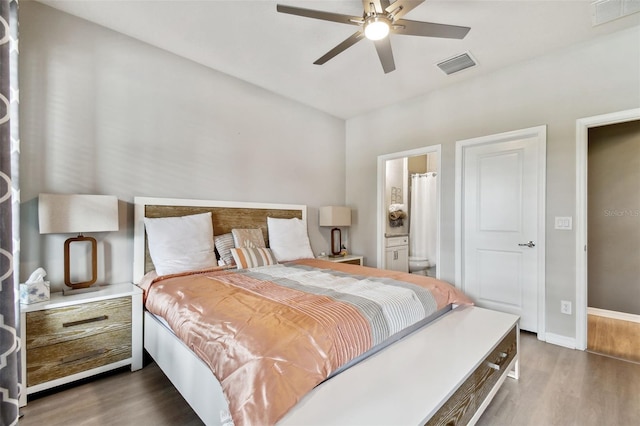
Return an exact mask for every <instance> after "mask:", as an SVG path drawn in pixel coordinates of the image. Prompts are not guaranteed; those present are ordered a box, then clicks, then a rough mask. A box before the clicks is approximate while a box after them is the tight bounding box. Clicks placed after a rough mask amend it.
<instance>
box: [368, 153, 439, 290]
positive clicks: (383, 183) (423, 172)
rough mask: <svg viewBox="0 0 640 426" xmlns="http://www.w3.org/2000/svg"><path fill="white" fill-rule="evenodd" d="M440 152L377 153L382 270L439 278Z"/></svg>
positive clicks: (380, 263)
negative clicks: (378, 154)
mask: <svg viewBox="0 0 640 426" xmlns="http://www.w3.org/2000/svg"><path fill="white" fill-rule="evenodd" d="M440 151H441V146H440V145H432V146H428V147H424V148H419V149H415V150H410V151H403V152H397V153H392V154H386V155H381V156H379V157H378V209H377V210H378V235H377V246H378V247H377V253H378V258H377V266H378V267H379V268H382V269H393V270H399V271H406V272H413V273H418V274H422V275H429V276H433V277H435V278H439V277H440V271H439V268H438V265H439V264H440V187H441V183H440V177H439V173H440V158H441V157H440ZM412 210H413V212H414V213H412ZM412 216H413V219H412ZM412 220H413V222H412ZM409 269H411V270H409Z"/></svg>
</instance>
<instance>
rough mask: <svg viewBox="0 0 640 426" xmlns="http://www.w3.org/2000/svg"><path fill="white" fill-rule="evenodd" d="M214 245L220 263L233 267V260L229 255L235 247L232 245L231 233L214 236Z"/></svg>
mask: <svg viewBox="0 0 640 426" xmlns="http://www.w3.org/2000/svg"><path fill="white" fill-rule="evenodd" d="M214 243H215V245H216V250H218V254H219V255H220V260H222V263H224V264H225V265H235V264H236V263H235V262H234V260H233V255H232V254H231V249H232V248H234V247H235V244H234V243H233V235H232V234H231V233H228V234H222V235H216V236H215V237H214Z"/></svg>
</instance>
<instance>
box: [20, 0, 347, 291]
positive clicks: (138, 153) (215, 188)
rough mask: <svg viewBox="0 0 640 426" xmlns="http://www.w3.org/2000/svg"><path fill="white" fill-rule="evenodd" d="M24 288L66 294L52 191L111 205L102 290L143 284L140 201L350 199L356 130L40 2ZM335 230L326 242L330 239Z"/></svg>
mask: <svg viewBox="0 0 640 426" xmlns="http://www.w3.org/2000/svg"><path fill="white" fill-rule="evenodd" d="M19 18H20V64H19V65H20V87H21V90H20V96H21V101H20V113H21V117H20V120H21V160H20V175H21V178H20V184H21V198H22V213H21V216H22V229H21V234H22V246H21V247H22V258H21V265H20V274H21V279H23V280H24V279H25V278H26V277H27V276H28V274H29V273H30V272H31V271H32V270H34V269H35V268H36V267H38V266H44V267H45V269H46V270H47V271H48V272H49V278H50V279H51V281H52V285H53V286H54V289H60V288H61V287H62V286H61V284H60V282H61V281H62V263H63V260H62V244H63V241H64V238H66V237H67V236H65V237H64V238H63V237H62V236H40V235H39V234H38V225H37V196H38V194H39V193H41V192H60V193H96V194H112V195H116V196H118V198H119V199H120V207H121V208H120V215H121V218H120V226H121V231H119V232H116V233H110V234H96V235H95V236H96V237H97V238H98V241H99V250H100V258H99V264H100V265H99V266H100V268H101V269H102V271H101V273H100V277H99V279H100V280H101V281H105V280H106V281H108V282H122V281H127V280H130V279H131V275H132V267H131V263H132V262H131V255H132V235H133V230H132V226H133V225H132V222H133V210H132V204H131V203H132V201H133V197H134V196H155V197H176V198H206V199H214V200H239V201H254V202H272V203H273V202H280V203H294V204H307V205H308V206H309V216H308V219H309V233H310V237H311V242H312V246H313V249H314V251H315V252H320V251H328V249H329V235H328V232H329V231H328V230H324V229H322V230H321V229H320V228H319V227H318V226H317V223H318V222H317V221H318V219H317V207H318V206H321V205H333V204H342V203H344V199H345V185H344V182H345V148H344V147H345V123H344V121H343V120H340V119H337V118H335V117H332V116H329V115H327V114H325V113H322V112H319V111H317V110H314V109H311V108H308V107H305V106H302V105H300V104H298V103H296V102H293V101H290V100H288V99H285V98H282V97H279V96H277V95H275V94H273V93H270V92H268V91H265V90H262V89H260V88H258V87H255V86H253V85H250V84H248V83H245V82H242V81H240V80H237V79H235V78H232V77H230V76H227V75H224V74H222V73H219V72H216V71H213V70H211V69H208V68H205V67H203V66H201V65H198V64H196V63H194V62H191V61H188V60H185V59H182V58H180V57H177V56H175V55H173V54H170V53H168V52H166V51H163V50H160V49H157V48H154V47H152V46H149V45H147V44H145V43H142V42H139V41H136V40H134V39H132V38H129V37H126V36H123V35H121V34H118V33H115V32H113V31H110V30H107V29H105V28H103V27H100V26H98V25H95V24H92V23H89V22H87V21H84V20H81V19H78V18H75V17H72V16H71V15H67V14H65V13H62V12H59V11H57V10H54V9H52V8H49V7H47V6H44V5H42V4H39V3H35V2H24V3H21V5H20V17H19ZM325 231H326V232H325Z"/></svg>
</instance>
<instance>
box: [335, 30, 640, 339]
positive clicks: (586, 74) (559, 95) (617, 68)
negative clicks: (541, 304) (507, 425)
mask: <svg viewBox="0 0 640 426" xmlns="http://www.w3.org/2000/svg"><path fill="white" fill-rule="evenodd" d="M465 72H469V73H473V72H474V71H473V70H468V71H465ZM453 81H455V80H454V78H452V84H451V85H450V86H448V87H446V88H443V89H441V90H438V91H434V92H432V93H429V94H426V95H422V96H418V97H416V98H412V99H410V100H407V101H405V102H401V103H398V104H396V105H393V106H391V107H388V108H383V109H380V110H376V111H373V112H371V113H368V114H364V115H361V116H358V117H354V118H352V119H350V120H348V121H347V151H346V155H347V164H348V167H347V171H346V176H347V194H346V196H347V203H348V204H349V205H352V206H355V207H356V208H357V210H358V212H359V213H358V215H359V220H358V221H357V223H355V224H354V226H352V227H351V229H350V232H351V237H352V251H353V252H354V253H359V254H363V255H365V256H366V259H367V264H369V265H373V264H375V259H376V216H375V213H374V212H375V211H376V175H377V171H376V168H377V166H376V165H377V157H378V156H379V155H383V154H390V153H394V152H401V151H406V150H410V149H417V148H420V147H425V146H429V145H433V144H442V158H441V170H440V171H439V176H440V178H441V185H442V199H441V200H442V203H441V211H440V216H441V223H442V228H441V252H440V255H441V264H440V265H439V267H440V273H441V277H442V278H443V279H445V280H449V281H451V282H453V281H454V278H455V257H454V253H455V252H454V250H455V235H454V230H455V222H454V212H455V193H454V192H455V143H456V141H459V140H464V139H470V138H474V137H481V136H486V135H492V134H496V133H501V132H506V131H511V130H517V129H524V128H529V127H533V126H539V125H544V124H546V125H547V126H548V127H547V188H546V216H547V218H546V241H547V247H546V274H545V278H546V284H545V285H546V315H545V319H546V324H547V325H546V331H547V332H548V333H554V334H556V335H558V336H563V337H567V338H574V337H575V324H576V318H575V311H576V309H574V310H573V315H564V314H561V313H560V301H561V300H569V301H573V302H574V304H575V296H576V286H575V282H576V276H575V253H576V251H575V233H574V231H570V232H567V231H557V230H555V229H554V216H575V208H576V207H575V199H576V193H575V173H576V154H575V153H576V134H575V129H576V120H577V119H579V118H584V117H592V116H595V115H600V114H605V113H609V112H614V111H622V110H626V109H631V108H637V107H639V106H640V28H638V27H635V28H631V29H628V30H624V31H620V32H617V33H613V34H610V35H606V36H601V37H599V38H597V39H596V40H593V41H590V42H587V43H581V44H578V45H575V46H572V47H570V48H566V49H562V50H559V51H554V52H550V53H548V54H546V55H544V56H540V57H538V58H535V59H532V60H529V61H526V62H522V63H519V64H515V65H513V66H511V67H508V68H504V69H502V70H499V71H496V72H493V73H490V74H487V75H484V76H478V77H476V78H472V79H469V80H466V81H463V82H460V83H454V82H453ZM387 122H393V123H394V126H392V128H390V127H388V126H380V125H379V124H380V123H387Z"/></svg>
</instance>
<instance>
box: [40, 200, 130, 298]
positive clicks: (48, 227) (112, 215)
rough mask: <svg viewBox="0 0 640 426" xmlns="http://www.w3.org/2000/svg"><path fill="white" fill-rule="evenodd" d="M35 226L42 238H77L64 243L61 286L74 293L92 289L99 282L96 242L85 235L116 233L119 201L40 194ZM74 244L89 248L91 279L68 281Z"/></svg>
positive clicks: (69, 279)
mask: <svg viewBox="0 0 640 426" xmlns="http://www.w3.org/2000/svg"><path fill="white" fill-rule="evenodd" d="M38 217H39V218H38V222H39V225H40V233H41V234H65V233H74V234H78V236H77V237H71V238H68V239H67V240H66V241H65V242H64V283H65V285H67V286H68V287H71V288H72V289H73V290H78V289H85V291H86V290H87V289H88V288H89V287H91V285H92V284H94V283H95V282H96V281H97V280H98V267H97V264H98V255H97V242H96V239H95V238H93V237H85V236H83V235H82V234H83V233H84V232H108V231H117V230H118V198H117V197H115V196H113V195H80V194H40V196H39V197H38ZM77 242H88V243H90V245H91V279H90V280H89V281H80V282H72V281H71V267H70V266H71V265H70V263H71V259H70V255H69V252H70V250H69V249H70V246H71V244H73V243H77Z"/></svg>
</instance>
